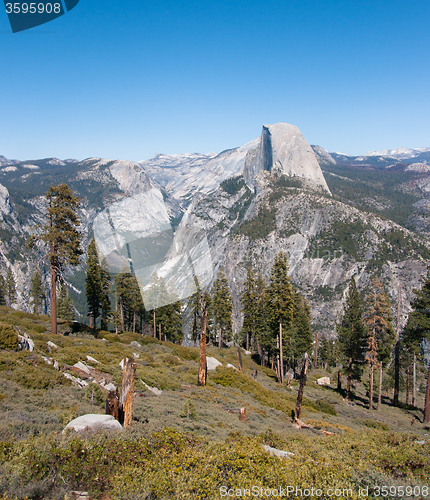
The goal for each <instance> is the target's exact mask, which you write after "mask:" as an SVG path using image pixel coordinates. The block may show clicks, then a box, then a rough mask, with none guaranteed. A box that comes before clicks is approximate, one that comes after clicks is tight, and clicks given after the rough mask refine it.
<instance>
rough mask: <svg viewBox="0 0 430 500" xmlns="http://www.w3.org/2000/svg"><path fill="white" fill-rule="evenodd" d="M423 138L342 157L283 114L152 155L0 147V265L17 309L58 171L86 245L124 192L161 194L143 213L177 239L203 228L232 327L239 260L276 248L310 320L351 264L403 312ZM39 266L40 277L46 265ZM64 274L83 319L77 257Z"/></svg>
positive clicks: (412, 263)
mask: <svg viewBox="0 0 430 500" xmlns="http://www.w3.org/2000/svg"><path fill="white" fill-rule="evenodd" d="M428 149H429V148H420V150H415V151H419V154H418V156H414V157H412V156H410V157H408V158H402V159H401V160H400V159H398V158H395V157H394V156H386V155H380V156H379V155H369V156H365V157H354V156H347V155H342V154H340V153H329V152H327V151H326V150H324V149H323V148H321V147H320V146H312V147H311V146H309V144H308V143H307V141H306V140H305V139H304V137H303V136H302V135H301V134H300V131H299V129H297V127H295V126H293V125H288V124H274V125H264V126H263V130H262V134H261V136H260V137H258V138H256V139H253V140H252V141H250V142H248V143H247V144H245V145H243V146H241V147H238V148H233V149H229V150H225V151H223V152H221V153H219V154H212V153H211V154H198V153H189V154H183V155H162V154H159V155H155V156H154V157H152V158H150V159H149V160H145V161H141V162H138V163H137V162H132V161H126V160H110V159H100V158H88V159H86V160H83V161H78V160H70V159H69V160H59V159H57V158H46V159H39V160H26V161H23V162H19V161H17V160H7V159H6V158H4V157H0V239H1V241H0V272H1V273H2V274H3V275H5V272H6V269H7V267H8V266H11V267H12V269H13V270H14V274H15V278H16V281H17V282H18V283H19V284H18V304H19V306H20V307H22V308H24V309H28V307H29V306H28V304H29V297H28V293H29V288H30V283H29V281H30V277H31V271H32V270H33V269H35V268H36V267H38V266H39V267H40V263H41V255H42V254H41V248H37V249H35V250H32V251H29V250H28V249H26V248H25V245H24V243H25V240H26V238H27V237H28V235H29V234H30V232H31V230H32V228H33V227H34V225H35V224H37V223H43V221H44V213H45V204H44V194H45V192H46V190H47V189H48V187H49V186H50V184H51V183H53V184H58V183H60V182H66V183H67V184H68V185H69V186H70V187H71V189H73V191H74V192H76V194H77V195H78V196H79V197H80V198H81V200H82V209H81V212H80V217H81V220H82V226H81V230H82V233H83V244H84V246H85V247H86V245H87V244H88V242H89V240H90V239H91V238H92V236H93V232H94V228H93V223H94V221H95V220H97V218H98V216H99V215H100V214H101V213H103V212H104V211H106V209H108V208H109V207H112V206H115V207H120V206H121V203H123V202H124V203H125V202H126V204H127V206H129V207H132V206H133V203H132V202H131V201H132V200H133V199H136V200H143V199H148V200H149V199H156V200H157V203H158V202H159V203H160V204H163V210H161V205H160V209H158V208H157V206H158V205H157V206H155V205H154V206H153V207H151V208H153V210H148V211H147V212H148V214H150V216H151V218H152V219H151V220H152V222H151V223H153V224H154V227H157V224H158V225H159V226H160V227H161V226H162V227H163V228H164V227H166V228H167V225H169V224H170V226H171V231H173V233H172V234H173V235H177V234H181V235H182V236H181V238H182V240H181V241H185V242H187V241H192V240H193V238H194V237H195V236H196V235H197V234H199V235H200V234H203V233H204V234H206V235H207V241H208V245H209V246H208V256H209V257H210V259H211V262H212V265H213V275H214V276H215V275H216V272H217V270H218V268H219V267H220V266H221V265H222V266H224V267H225V269H226V270H227V271H228V276H229V279H230V284H231V286H232V289H233V296H234V300H235V305H236V317H235V328H236V329H237V328H239V327H240V323H241V314H240V304H239V293H240V290H241V286H242V283H243V280H244V277H245V275H246V268H247V266H249V265H253V266H254V267H255V269H256V270H261V271H262V272H263V274H264V275H266V277H267V272H268V269H270V266H271V264H272V262H273V259H274V255H275V254H276V253H277V252H279V251H280V250H284V251H285V252H286V253H287V256H288V258H289V262H290V266H291V275H292V279H293V282H294V283H295V284H296V286H297V287H298V288H299V289H300V290H301V291H302V293H303V294H304V295H305V296H306V297H307V298H308V300H309V301H310V302H311V304H312V308H313V325H314V328H319V329H320V330H321V331H325V332H328V333H330V332H331V331H330V328H331V327H332V325H333V322H334V320H335V318H336V314H337V312H338V311H339V310H340V308H341V305H342V301H343V292H344V290H345V289H346V287H347V281H348V280H349V279H350V277H351V276H352V275H353V274H357V275H358V276H359V287H360V289H361V290H364V289H365V288H366V286H367V284H368V283H369V280H370V278H371V276H372V275H373V274H374V273H379V274H380V275H381V279H382V281H383V282H384V285H385V286H386V287H387V290H389V293H390V296H391V299H392V300H393V301H394V302H395V300H396V296H395V294H396V293H397V292H396V290H397V289H398V283H399V282H400V283H401V284H402V289H403V290H404V291H403V292H402V293H403V294H404V297H403V310H404V313H406V312H407V310H408V309H407V308H408V307H409V302H408V301H409V300H410V299H411V297H412V288H413V287H416V286H419V279H420V276H421V275H422V273H424V272H425V269H426V265H427V261H428V260H430V253H429V252H430V171H429V168H428V166H429V165H430V161H429V160H430V151H428ZM426 162H429V163H426ZM148 193H153V194H154V196H155V197H154V196H152V195H151V196H149V195H148V196H147V194H148ZM127 200H131V201H130V202H129V201H127ZM140 208H142V209H143V210H135V211H134V210H130V211H129V213H128V214H127V217H126V218H124V220H121V221H119V220H118V223H120V224H121V226H124V227H126V228H128V229H129V230H130V234H131V235H132V234H133V231H134V229H136V231H141V229H142V227H141V226H142V221H141V220H140V219H139V217H141V216H140V215H139V214H141V213H143V212H145V210H144V207H140ZM166 214H167V215H166ZM157 217H158V218H159V220H158V219H157ZM138 219H139V220H138ZM106 227H107V226H106ZM167 229H168V228H167ZM169 231H170V230H169ZM199 231H200V232H199ZM202 248H203V247H202ZM205 251H206V250H205ZM183 269H184V272H186V269H185V267H184V268H183ZM44 272H45V279H46V280H48V274H47V267H45V268H44ZM190 272H191V271H190ZM65 279H66V281H67V283H69V284H70V285H71V287H70V289H71V295H72V297H73V300H74V301H75V304H76V306H77V308H78V310H79V311H80V313H81V314H82V317H80V319H81V320H82V319H84V318H85V317H86V316H85V315H86V304H85V294H84V292H83V290H84V287H83V280H84V266H83V265H82V266H81V267H79V268H77V269H74V270H72V269H67V270H66V273H65Z"/></svg>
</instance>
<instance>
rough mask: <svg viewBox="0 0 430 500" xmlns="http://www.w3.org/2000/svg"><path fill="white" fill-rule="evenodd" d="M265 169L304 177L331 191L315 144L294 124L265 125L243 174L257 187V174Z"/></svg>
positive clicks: (247, 158)
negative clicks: (317, 156) (311, 143)
mask: <svg viewBox="0 0 430 500" xmlns="http://www.w3.org/2000/svg"><path fill="white" fill-rule="evenodd" d="M262 170H265V171H267V172H272V173H273V174H284V175H287V176H289V177H298V178H300V179H305V180H307V181H309V182H310V183H312V184H313V185H315V186H317V187H319V188H321V189H323V190H324V191H326V192H330V190H329V188H328V186H327V183H326V181H325V179H324V176H323V174H322V172H321V168H320V166H319V164H318V161H317V159H316V157H315V154H314V152H313V150H312V148H311V147H310V146H309V144H308V143H307V142H306V140H305V138H304V137H303V136H302V134H301V133H300V130H299V129H298V128H297V127H295V126H294V125H289V124H287V123H277V124H275V125H263V132H262V133H261V138H260V142H259V145H258V146H257V148H255V149H253V150H251V151H249V152H248V154H247V157H246V161H245V168H244V171H243V176H244V178H245V181H246V183H247V184H248V186H250V187H254V185H255V183H254V179H255V176H256V175H257V174H258V172H261V171H262Z"/></svg>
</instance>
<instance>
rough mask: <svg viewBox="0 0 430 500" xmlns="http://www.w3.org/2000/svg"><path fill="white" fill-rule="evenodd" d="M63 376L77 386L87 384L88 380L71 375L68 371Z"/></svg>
mask: <svg viewBox="0 0 430 500" xmlns="http://www.w3.org/2000/svg"><path fill="white" fill-rule="evenodd" d="M64 376H65V377H66V378H67V379H69V380H71V382H72V384H74V385H77V386H78V387H86V386H87V385H88V382H86V381H85V380H82V379H80V378H78V377H74V376H73V375H70V373H64Z"/></svg>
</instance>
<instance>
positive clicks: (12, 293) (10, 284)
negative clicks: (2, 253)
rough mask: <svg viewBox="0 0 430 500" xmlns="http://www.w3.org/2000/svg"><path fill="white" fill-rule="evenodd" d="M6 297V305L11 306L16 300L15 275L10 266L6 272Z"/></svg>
mask: <svg viewBox="0 0 430 500" xmlns="http://www.w3.org/2000/svg"><path fill="white" fill-rule="evenodd" d="M6 297H7V303H8V306H9V307H11V306H12V304H13V303H14V302H15V301H16V284H15V277H14V275H13V271H12V268H11V267H8V268H7V274H6Z"/></svg>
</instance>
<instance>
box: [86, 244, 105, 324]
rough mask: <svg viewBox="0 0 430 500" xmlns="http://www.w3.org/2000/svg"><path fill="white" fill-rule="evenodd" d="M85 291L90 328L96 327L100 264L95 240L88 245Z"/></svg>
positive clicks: (99, 292) (98, 313) (98, 312)
mask: <svg viewBox="0 0 430 500" xmlns="http://www.w3.org/2000/svg"><path fill="white" fill-rule="evenodd" d="M85 293H86V296H87V304H88V313H89V316H90V328H93V327H94V328H96V327H97V318H98V317H99V315H100V308H101V301H102V283H101V266H100V261H99V255H98V252H97V245H96V240H95V239H94V238H93V239H92V240H91V242H90V244H89V245H88V255H87V271H86V276H85Z"/></svg>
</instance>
